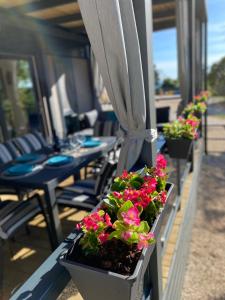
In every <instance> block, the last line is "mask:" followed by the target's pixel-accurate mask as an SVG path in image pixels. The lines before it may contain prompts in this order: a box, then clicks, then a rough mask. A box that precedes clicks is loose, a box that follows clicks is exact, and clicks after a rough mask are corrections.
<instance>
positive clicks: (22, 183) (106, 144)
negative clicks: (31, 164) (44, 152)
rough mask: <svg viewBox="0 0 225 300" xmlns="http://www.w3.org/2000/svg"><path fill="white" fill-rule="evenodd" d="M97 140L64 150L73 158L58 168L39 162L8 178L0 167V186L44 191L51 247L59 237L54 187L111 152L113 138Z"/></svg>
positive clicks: (56, 243) (58, 220)
mask: <svg viewBox="0 0 225 300" xmlns="http://www.w3.org/2000/svg"><path fill="white" fill-rule="evenodd" d="M98 139H99V140H100V141H101V145H99V146H98V147H94V148H80V149H78V150H74V151H73V150H69V151H67V152H66V154H69V155H71V156H73V157H74V160H73V161H72V162H71V163H69V164H65V165H61V166H58V167H57V166H54V167H47V166H45V165H43V168H41V169H40V170H38V171H37V172H34V173H33V174H29V175H25V176H9V177H8V178H7V176H4V175H3V174H4V170H5V169H1V170H0V186H4V187H9V186H10V187H11V188H15V189H17V190H19V189H40V190H43V191H44V193H45V202H46V210H47V214H48V223H49V224H48V226H47V230H48V235H49V240H50V243H51V247H52V250H54V249H55V248H57V246H58V245H59V243H60V242H61V241H62V240H63V235H62V228H61V223H60V219H59V213H58V206H57V202H56V194H55V189H56V187H57V186H58V185H59V184H60V183H61V182H62V181H64V180H65V179H67V178H68V177H70V176H71V175H74V174H76V173H77V172H79V171H80V169H81V168H83V167H85V166H87V165H88V164H89V163H90V162H92V161H94V160H96V159H98V158H100V157H101V156H103V155H104V154H106V153H107V152H109V151H111V150H112V149H113V147H114V146H115V144H116V137H101V138H98ZM63 154H64V153H63Z"/></svg>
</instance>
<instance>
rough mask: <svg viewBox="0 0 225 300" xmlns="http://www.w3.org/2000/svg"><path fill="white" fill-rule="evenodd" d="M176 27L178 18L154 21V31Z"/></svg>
mask: <svg viewBox="0 0 225 300" xmlns="http://www.w3.org/2000/svg"><path fill="white" fill-rule="evenodd" d="M174 27H176V18H175V17H174V19H172V20H165V21H160V22H153V29H154V31H159V30H163V29H169V28H174Z"/></svg>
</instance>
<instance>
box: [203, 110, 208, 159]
mask: <svg viewBox="0 0 225 300" xmlns="http://www.w3.org/2000/svg"><path fill="white" fill-rule="evenodd" d="M204 117H205V118H204V128H205V130H204V146H205V147H204V148H205V149H204V150H205V154H206V155H208V110H206V111H205V114H204Z"/></svg>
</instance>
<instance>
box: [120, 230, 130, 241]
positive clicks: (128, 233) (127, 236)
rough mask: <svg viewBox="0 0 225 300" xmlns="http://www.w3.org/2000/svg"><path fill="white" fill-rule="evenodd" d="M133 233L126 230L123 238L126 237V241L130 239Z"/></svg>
mask: <svg viewBox="0 0 225 300" xmlns="http://www.w3.org/2000/svg"><path fill="white" fill-rule="evenodd" d="M131 235H132V233H131V232H130V231H124V232H123V233H122V234H121V237H122V239H124V240H125V241H127V240H129V238H130V237H131Z"/></svg>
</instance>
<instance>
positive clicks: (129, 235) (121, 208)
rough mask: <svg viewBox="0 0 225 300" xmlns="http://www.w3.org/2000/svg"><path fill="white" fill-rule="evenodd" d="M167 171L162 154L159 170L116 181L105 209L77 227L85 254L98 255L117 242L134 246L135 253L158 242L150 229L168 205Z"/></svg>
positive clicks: (146, 170)
mask: <svg viewBox="0 0 225 300" xmlns="http://www.w3.org/2000/svg"><path fill="white" fill-rule="evenodd" d="M166 168H167V162H166V160H165V158H164V156H163V155H161V154H160V155H158V156H157V161H156V166H155V167H152V168H147V167H145V168H144V169H143V170H142V171H140V172H130V173H128V172H127V171H124V172H123V174H122V175H121V176H119V177H117V178H115V180H114V182H113V184H112V187H111V191H110V193H109V195H108V196H107V198H106V199H105V200H104V203H103V204H102V206H101V209H99V210H98V211H95V212H93V213H91V214H89V215H88V216H87V217H85V218H84V219H83V220H82V222H81V223H80V224H78V225H77V229H79V230H82V232H83V236H82V237H81V239H80V242H79V245H80V246H81V248H82V251H83V253H85V255H88V254H98V253H100V252H102V248H104V247H105V246H106V245H107V244H109V243H110V242H112V241H116V240H119V241H120V242H122V243H123V244H126V245H127V247H128V248H129V247H132V249H133V250H132V251H140V250H141V249H143V248H144V247H147V246H148V245H149V244H152V243H153V242H154V236H153V234H152V233H151V232H150V228H151V225H152V224H153V222H154V220H155V218H156V216H157V215H158V213H159V212H160V209H161V208H162V207H163V206H164V204H165V202H166V196H167V193H166V189H165V188H166V180H167V170H166Z"/></svg>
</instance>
